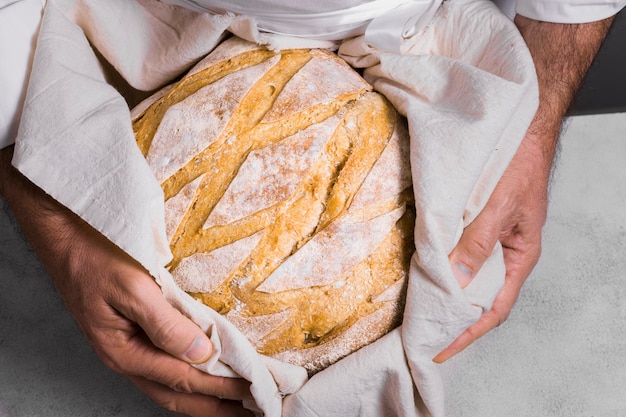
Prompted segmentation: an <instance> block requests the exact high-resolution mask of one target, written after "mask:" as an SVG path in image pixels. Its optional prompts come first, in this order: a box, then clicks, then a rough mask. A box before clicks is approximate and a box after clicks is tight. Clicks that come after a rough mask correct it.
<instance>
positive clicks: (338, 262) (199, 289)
mask: <svg viewBox="0 0 626 417" xmlns="http://www.w3.org/2000/svg"><path fill="white" fill-rule="evenodd" d="M133 127H134V131H135V136H136V139H137V143H138V145H139V147H140V149H141V150H142V152H143V153H144V155H145V157H146V159H147V161H148V163H149V165H150V167H151V168H152V170H153V172H154V174H155V176H156V178H157V180H158V181H159V182H160V183H161V185H162V188H163V191H164V194H165V216H166V219H165V221H166V231H167V235H168V238H169V239H170V246H171V250H172V253H173V260H172V261H171V263H170V264H169V265H168V269H169V270H170V271H171V273H172V275H173V276H174V279H175V281H176V283H177V285H179V286H180V287H181V288H182V289H183V290H185V291H187V292H188V293H190V294H191V295H192V296H193V297H195V298H196V299H198V300H199V301H201V302H203V303H205V304H206V305H208V306H210V307H211V308H213V309H215V310H216V311H218V312H219V313H221V314H223V315H225V316H226V317H227V318H228V319H229V321H231V322H232V323H234V324H235V325H236V326H237V327H238V328H239V329H240V330H241V331H242V332H243V333H244V334H245V335H246V336H247V337H248V339H249V340H250V341H251V342H252V344H253V345H254V346H255V347H256V349H257V350H258V351H259V352H260V353H262V354H265V355H269V356H272V357H275V358H277V359H279V360H283V361H286V362H290V363H293V364H297V365H301V366H304V367H305V368H306V369H307V370H308V371H309V373H311V374H312V373H314V372H317V371H319V370H321V369H323V368H325V367H327V366H329V365H330V364H332V363H333V362H335V361H336V360H338V359H340V358H342V357H344V356H345V355H347V354H349V353H351V352H353V351H355V350H357V349H359V348H360V347H362V346H364V345H366V344H368V343H371V342H372V341H374V340H376V339H378V338H379V337H381V336H382V335H384V334H385V333H387V332H388V331H390V330H391V329H393V328H394V327H396V326H398V325H399V323H400V322H401V319H402V311H403V301H404V292H405V284H406V277H407V275H408V268H409V262H410V257H411V255H412V253H413V252H414V247H413V227H414V209H413V207H412V189H411V175H410V167H409V157H408V152H409V151H408V134H407V130H406V126H405V120H404V119H403V118H401V117H399V116H398V114H397V113H396V111H395V110H394V109H393V107H392V106H391V105H390V104H389V103H388V102H387V101H386V100H385V99H384V97H382V96H381V95H380V94H378V93H376V92H373V91H372V88H371V86H370V85H368V83H367V82H366V81H365V80H364V79H363V78H361V77H360V75H359V74H358V73H357V72H356V71H354V70H353V69H352V68H350V67H349V66H348V65H347V64H346V63H345V62H344V61H342V60H341V59H339V58H338V57H337V56H336V55H335V54H332V53H330V52H327V51H323V50H285V51H281V52H273V51H269V50H267V49H264V48H262V47H259V46H257V45H254V44H251V43H248V42H245V41H242V40H240V39H237V38H231V39H229V40H227V41H225V42H224V43H222V44H221V45H220V46H219V47H218V48H217V49H216V50H215V51H213V52H212V53H211V54H210V55H209V56H208V57H206V58H205V59H204V60H203V61H202V62H200V63H199V64H198V65H196V67H195V68H194V69H193V70H192V71H190V72H189V74H187V75H186V76H185V77H184V78H182V80H181V81H179V82H178V83H176V84H174V85H172V86H169V87H167V88H166V89H164V90H162V91H161V92H159V93H157V94H155V95H154V96H153V97H151V98H150V99H148V100H147V101H146V102H144V103H142V104H141V105H140V106H138V107H137V108H136V109H134V110H133Z"/></svg>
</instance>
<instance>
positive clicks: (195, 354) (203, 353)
mask: <svg viewBox="0 0 626 417" xmlns="http://www.w3.org/2000/svg"><path fill="white" fill-rule="evenodd" d="M210 353H211V343H210V342H209V341H208V340H207V338H206V337H202V336H198V337H196V340H194V341H193V344H192V345H191V347H190V348H189V349H188V350H187V352H185V355H184V356H185V358H186V359H187V360H188V361H189V362H193V363H195V362H202V361H203V360H205V359H206V358H207V357H208V356H209V354H210Z"/></svg>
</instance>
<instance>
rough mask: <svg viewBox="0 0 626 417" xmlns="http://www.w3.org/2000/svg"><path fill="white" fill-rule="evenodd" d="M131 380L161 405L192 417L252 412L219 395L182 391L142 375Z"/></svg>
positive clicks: (234, 416)
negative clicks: (173, 389) (218, 396)
mask: <svg viewBox="0 0 626 417" xmlns="http://www.w3.org/2000/svg"><path fill="white" fill-rule="evenodd" d="M130 379H131V381H132V382H133V383H134V384H135V385H137V387H139V389H140V390H142V391H143V392H144V393H145V394H146V395H148V396H149V397H150V398H152V400H154V401H155V402H156V403H157V404H159V405H160V406H161V407H163V408H165V409H167V410H169V411H173V412H175V413H182V414H185V415H188V416H191V417H207V416H219V417H222V416H223V417H244V416H245V417H249V416H253V414H252V412H250V411H249V410H246V409H245V408H244V407H243V405H242V404H241V402H239V401H231V400H222V399H220V398H217V397H211V396H206V395H202V394H197V393H181V392H176V391H172V390H171V389H170V388H169V387H167V386H164V385H161V384H159V383H157V382H154V381H150V380H147V379H145V378H141V377H131V378H130Z"/></svg>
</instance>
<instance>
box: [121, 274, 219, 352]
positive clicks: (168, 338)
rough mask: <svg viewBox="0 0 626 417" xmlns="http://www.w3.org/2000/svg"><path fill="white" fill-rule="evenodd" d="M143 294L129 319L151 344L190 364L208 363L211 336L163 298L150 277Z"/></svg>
mask: <svg viewBox="0 0 626 417" xmlns="http://www.w3.org/2000/svg"><path fill="white" fill-rule="evenodd" d="M146 278H147V279H149V280H150V281H149V282H145V284H144V285H145V287H144V288H142V289H141V291H140V292H137V293H135V294H138V295H139V294H140V297H137V296H136V297H133V298H134V300H135V302H134V303H132V304H133V307H132V308H131V309H130V311H129V313H130V314H129V315H128V318H129V319H131V320H133V321H134V322H136V323H137V324H138V325H139V326H140V327H141V328H142V329H143V330H144V332H145V333H146V335H147V336H148V337H149V338H150V340H151V341H152V343H153V344H154V345H155V346H156V347H158V348H160V349H162V350H164V351H166V352H167V353H169V354H170V355H173V356H175V357H177V358H179V359H182V360H184V361H186V362H189V363H202V362H205V361H206V360H207V359H208V358H209V356H210V355H211V353H212V352H213V345H212V343H211V341H210V340H209V337H208V336H207V335H206V334H205V333H204V332H203V331H202V329H200V327H199V326H198V325H197V324H195V323H194V322H193V321H191V320H190V319H189V318H187V317H186V316H184V315H183V314H182V313H181V312H180V311H178V310H177V309H175V308H174V307H173V306H172V305H171V304H170V303H169V302H168V301H167V300H166V299H165V297H164V296H163V293H162V292H161V290H160V288H159V286H158V285H157V284H156V283H155V282H154V281H153V280H152V278H150V277H149V276H146Z"/></svg>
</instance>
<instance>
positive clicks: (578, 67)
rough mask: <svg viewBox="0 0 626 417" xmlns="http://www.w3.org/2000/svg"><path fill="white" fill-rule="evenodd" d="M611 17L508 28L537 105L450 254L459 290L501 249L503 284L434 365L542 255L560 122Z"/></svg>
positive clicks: (497, 307) (523, 22)
mask: <svg viewBox="0 0 626 417" xmlns="http://www.w3.org/2000/svg"><path fill="white" fill-rule="evenodd" d="M613 20H614V17H609V18H606V19H603V20H599V21H596V22H590V23H583V24H561V23H550V22H542V21H538V20H534V19H530V18H527V17H524V16H521V15H517V16H516V17H515V24H516V25H517V27H518V29H519V30H520V33H521V35H522V37H523V38H524V40H525V42H526V45H527V46H528V49H529V51H530V54H531V56H532V58H533V61H534V63H535V69H536V71H537V79H538V83H539V108H538V110H537V113H536V114H535V117H534V119H533V121H532V123H531V125H530V127H529V129H528V132H527V133H526V136H525V138H524V140H523V141H522V144H521V145H520V148H519V149H518V151H517V153H516V154H515V156H514V158H513V160H512V161H511V163H510V165H509V167H508V168H507V170H506V171H505V173H504V175H503V177H502V179H501V180H500V182H499V183H498V185H497V187H496V189H495V190H494V192H493V194H492V196H491V197H490V199H489V201H488V202H487V205H486V206H485V208H484V209H483V211H482V212H481V213H480V214H479V215H478V216H477V218H476V219H475V220H474V221H473V222H472V223H471V224H470V225H469V226H468V227H467V228H466V229H465V230H464V232H463V235H462V236H461V239H460V241H459V243H458V244H457V246H456V247H455V248H454V249H453V250H452V252H451V253H450V255H449V258H450V262H451V264H452V268H453V270H454V272H455V274H456V276H457V279H458V281H459V284H460V285H461V287H465V286H467V285H468V284H469V283H470V282H471V280H472V278H473V276H474V275H475V274H476V272H477V271H478V270H479V269H480V267H481V266H482V264H483V263H484V261H485V260H486V259H487V257H488V256H489V255H490V254H491V251H492V249H493V248H494V245H495V243H496V241H498V240H500V242H501V244H502V247H503V250H504V263H505V267H506V276H505V283H504V287H503V288H502V290H501V291H500V292H499V293H498V295H497V296H496V299H495V300H494V303H493V305H492V307H491V310H490V311H488V312H486V313H484V314H483V315H482V317H481V318H480V319H479V320H478V321H477V322H476V323H475V324H474V325H472V326H470V327H469V328H468V329H467V330H466V331H465V332H463V333H462V334H461V335H460V336H459V337H458V338H457V339H456V340H454V341H453V342H452V344H450V345H449V346H448V347H447V348H446V349H444V350H443V351H442V352H440V353H439V354H438V355H437V356H436V357H435V358H434V359H433V360H434V361H435V362H443V361H445V360H447V359H449V358H450V357H452V356H454V355H456V354H457V353H459V352H460V351H462V350H463V349H465V348H466V347H467V346H469V345H470V344H471V343H472V342H473V341H474V340H476V339H478V338H479V337H481V336H482V335H484V334H485V333H487V332H488V331H489V330H491V329H493V328H494V327H496V326H498V325H500V324H501V323H503V322H504V321H505V320H506V319H507V317H508V316H509V313H510V311H511V308H512V307H513V304H515V301H516V300H517V297H518V295H519V293H520V290H521V288H522V285H523V284H524V282H525V281H526V279H527V278H528V276H529V275H530V273H531V271H532V270H533V268H534V266H535V264H536V263H537V261H538V260H539V256H540V254H541V230H542V227H543V225H544V223H545V220H546V212H547V206H548V184H549V179H550V173H551V170H552V164H553V161H554V156H555V153H556V148H557V141H558V137H559V133H560V129H561V123H562V120H563V117H564V116H565V115H566V114H567V111H568V110H569V108H570V106H571V104H572V103H573V101H574V97H575V94H576V92H577V91H578V89H579V87H580V85H581V84H582V80H583V78H584V76H585V74H586V73H587V70H588V69H589V67H590V66H591V63H592V62H593V59H594V57H595V56H596V54H597V53H598V50H599V49H600V46H601V45H602V42H603V41H604V38H605V36H606V34H607V33H608V30H609V28H610V27H611V24H612V22H613Z"/></svg>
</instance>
